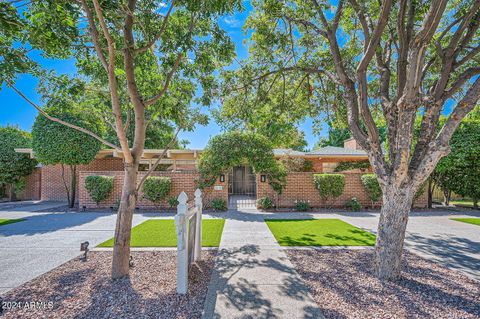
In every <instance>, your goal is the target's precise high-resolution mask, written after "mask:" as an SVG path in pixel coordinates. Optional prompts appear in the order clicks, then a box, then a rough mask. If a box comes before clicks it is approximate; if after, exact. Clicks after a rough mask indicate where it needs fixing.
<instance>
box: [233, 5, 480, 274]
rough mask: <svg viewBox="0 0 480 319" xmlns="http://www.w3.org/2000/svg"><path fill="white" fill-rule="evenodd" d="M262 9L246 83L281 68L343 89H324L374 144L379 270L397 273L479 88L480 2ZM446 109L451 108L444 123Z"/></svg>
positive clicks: (254, 21) (252, 24)
mask: <svg viewBox="0 0 480 319" xmlns="http://www.w3.org/2000/svg"><path fill="white" fill-rule="evenodd" d="M254 6H255V9H254V13H253V14H252V15H251V16H250V18H249V20H248V22H247V28H249V29H252V30H253V32H252V33H251V34H252V36H251V39H252V44H251V50H250V52H251V56H250V58H249V60H250V61H248V62H246V63H245V64H246V65H248V68H249V70H248V72H239V75H238V78H239V82H240V83H242V85H240V88H241V90H243V91H248V90H252V89H255V88H257V87H259V86H261V85H263V86H265V85H268V83H270V82H271V77H272V76H276V75H277V74H289V76H291V77H295V76H296V77H298V78H301V77H302V76H304V75H305V74H309V75H310V83H312V85H315V86H319V85H321V82H329V83H331V86H334V87H335V90H332V91H331V93H329V92H328V91H325V92H324V94H334V95H335V96H337V95H338V94H339V93H340V95H341V98H342V100H343V101H344V103H345V106H346V110H347V114H348V126H349V128H350V131H351V133H352V135H353V137H354V138H355V139H356V140H357V142H358V143H359V145H360V146H361V147H362V148H363V149H365V150H366V151H367V153H368V156H369V160H370V163H371V165H372V167H373V169H374V172H375V173H376V175H377V178H378V181H379V184H380V186H381V188H382V192H383V206H382V209H381V215H380V221H379V225H378V234H377V242H376V248H375V250H376V273H377V275H378V277H379V278H381V279H391V280H394V279H397V278H399V276H400V270H401V256H402V251H403V242H404V237H405V230H406V225H407V221H408V216H409V212H410V208H411V205H412V201H413V199H414V195H415V193H416V192H417V190H418V189H419V188H420V186H421V185H422V184H423V183H424V182H425V180H426V179H427V178H428V176H429V175H430V173H431V172H432V171H433V169H434V168H435V165H436V164H437V162H438V161H439V160H440V159H441V158H442V157H444V156H445V155H447V154H448V153H449V150H450V147H449V141H450V139H451V137H452V135H453V133H454V131H455V130H456V128H457V127H458V125H459V124H460V121H461V120H462V119H463V118H464V117H465V116H466V115H467V114H468V112H470V111H471V110H472V109H473V108H474V106H475V104H476V103H477V101H478V98H479V95H480V78H479V77H478V74H479V73H480V67H479V61H480V58H479V53H480V46H479V44H478V43H479V40H480V32H479V25H480V11H479V7H480V1H447V0H431V1H409V0H400V1H398V2H394V1H391V0H382V1H356V0H339V1H338V5H336V6H332V5H331V4H330V3H326V2H323V1H318V0H308V1H271V0H260V1H257V2H255V3H254ZM252 68H254V69H256V70H257V71H256V72H255V71H251V69H252ZM245 77H247V79H245ZM244 83H250V84H249V85H244ZM232 87H233V88H234V89H236V88H238V87H239V86H236V87H234V86H232ZM234 94H237V93H234ZM446 105H447V106H448V108H446V107H445V106H446ZM445 109H447V110H448V109H451V111H450V112H448V119H447V120H446V121H445V123H444V124H443V125H442V126H441V127H439V121H438V119H439V116H440V114H441V113H442V111H443V110H445ZM378 115H380V117H381V118H382V121H381V122H383V123H381V124H379V123H378V122H377V121H375V119H376V118H377V116H378ZM417 115H420V116H421V124H420V129H419V135H418V138H416V137H415V138H414V124H415V119H416V116H417ZM381 125H385V126H386V130H387V132H386V136H387V140H386V143H385V145H386V147H382V143H381V138H380V134H379V126H381Z"/></svg>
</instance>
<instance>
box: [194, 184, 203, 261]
mask: <svg viewBox="0 0 480 319" xmlns="http://www.w3.org/2000/svg"><path fill="white" fill-rule="evenodd" d="M195 208H196V210H197V216H196V223H195V227H196V229H195V253H194V260H195V261H199V260H201V259H202V211H203V204H202V191H201V190H200V189H199V188H197V190H196V191H195Z"/></svg>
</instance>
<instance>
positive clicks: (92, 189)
mask: <svg viewBox="0 0 480 319" xmlns="http://www.w3.org/2000/svg"><path fill="white" fill-rule="evenodd" d="M113 178H114V177H113V176H101V175H90V176H87V177H85V189H86V190H87V192H88V194H89V195H90V197H91V198H92V199H93V200H94V201H95V203H97V205H98V204H99V203H100V202H101V201H103V200H105V199H107V198H108V196H110V194H111V193H112V190H113Z"/></svg>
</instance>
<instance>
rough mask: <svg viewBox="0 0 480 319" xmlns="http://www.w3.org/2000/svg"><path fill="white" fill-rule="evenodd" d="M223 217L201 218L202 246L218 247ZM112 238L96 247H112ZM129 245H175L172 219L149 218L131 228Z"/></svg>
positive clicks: (175, 237)
mask: <svg viewBox="0 0 480 319" xmlns="http://www.w3.org/2000/svg"><path fill="white" fill-rule="evenodd" d="M224 224H225V220H224V219H203V220H202V246H203V247H218V245H219V244H220V239H221V238H222V232H223V225H224ZM113 243H114V241H113V238H112V239H109V240H107V241H106V242H103V243H101V244H100V245H98V247H113ZM130 245H131V247H176V246H177V234H176V231H175V221H174V220H173V219H150V220H147V221H145V222H143V223H141V224H140V225H138V226H136V227H134V228H132V237H131V242H130Z"/></svg>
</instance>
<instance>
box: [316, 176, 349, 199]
mask: <svg viewBox="0 0 480 319" xmlns="http://www.w3.org/2000/svg"><path fill="white" fill-rule="evenodd" d="M313 181H314V183H315V187H316V188H317V189H318V191H319V193H320V197H321V198H322V199H323V200H324V201H327V200H329V199H335V198H337V197H339V196H340V195H342V194H343V190H344V188H345V175H343V174H314V175H313Z"/></svg>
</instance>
